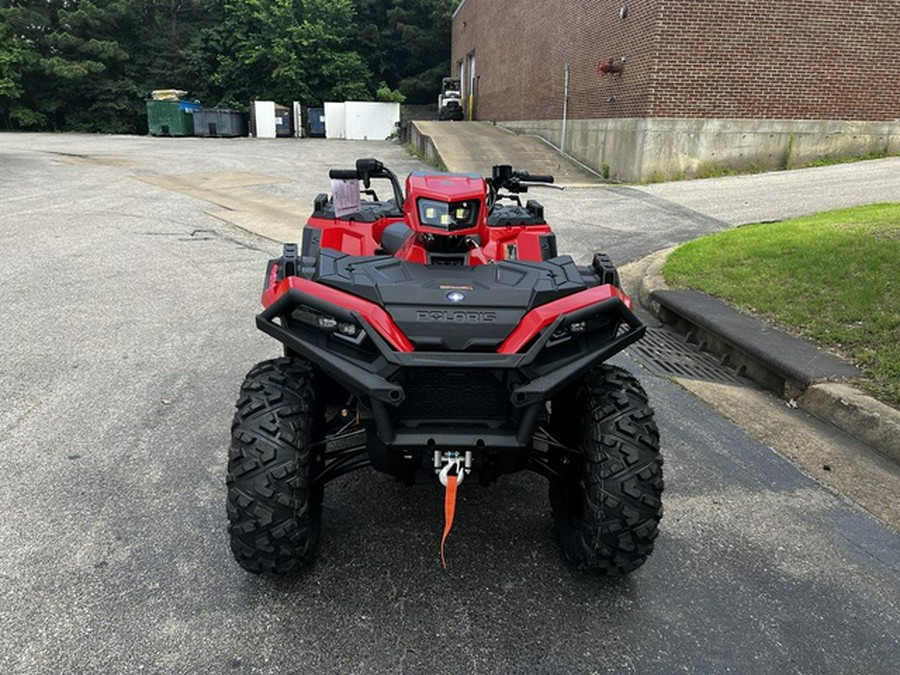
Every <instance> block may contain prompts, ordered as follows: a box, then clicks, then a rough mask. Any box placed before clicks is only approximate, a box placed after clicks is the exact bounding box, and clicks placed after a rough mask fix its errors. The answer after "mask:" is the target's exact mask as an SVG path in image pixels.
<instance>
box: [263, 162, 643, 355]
mask: <svg viewBox="0 0 900 675" xmlns="http://www.w3.org/2000/svg"><path fill="white" fill-rule="evenodd" d="M486 192H487V184H486V183H485V181H484V179H483V178H481V177H480V176H476V175H474V174H434V175H422V174H417V175H410V176H409V177H408V178H407V180H406V195H407V197H406V200H405V203H404V206H403V211H404V217H403V218H399V217H392V218H382V219H380V220H377V221H375V222H359V221H349V220H343V219H337V218H335V219H326V218H316V217H312V218H310V219H309V220H308V221H307V223H306V227H308V228H314V229H317V230H319V231H320V233H321V237H320V244H319V245H320V246H321V247H322V248H330V249H335V250H338V251H341V252H343V253H346V254H348V255H353V256H373V255H376V252H377V251H378V250H379V249H380V248H381V235H382V232H383V231H384V229H385V228H386V227H387V226H388V225H390V224H392V223H396V222H406V224H407V225H408V226H409V227H410V228H411V229H412V230H413V232H414V234H413V236H411V237H409V238H408V239H407V240H406V243H405V244H404V245H403V246H402V247H401V248H400V250H399V251H397V253H396V254H395V257H397V258H401V259H403V260H407V261H409V262H413V263H419V264H423V265H424V264H427V262H428V251H427V250H426V248H425V243H426V238H427V237H431V236H435V237H437V236H443V237H448V236H451V237H454V238H456V239H457V240H458V241H460V242H463V241H468V242H469V243H468V254H469V258H468V261H469V264H470V265H486V264H489V263H491V262H493V261H498V260H525V261H541V260H543V252H542V249H541V239H540V237H541V236H543V235H549V234H552V233H553V232H552V230H551V228H550V226H549V225H547V224H546V223H542V224H537V225H507V226H499V227H489V226H488V225H487V216H488V214H487V204H486V200H485V196H486ZM418 199H432V200H436V201H442V202H448V203H453V202H459V201H478V202H479V203H480V208H479V213H478V218H477V222H476V223H475V225H474V226H473V227H471V228H467V229H461V230H454V231H453V232H450V233H448V232H447V231H446V230H442V229H440V228H436V227H431V226H428V225H423V224H422V223H420V221H419V213H418V206H417V203H418V202H417V200H418ZM477 242H480V243H477ZM290 289H297V290H299V291H302V292H304V293H309V294H311V295H315V296H317V297H319V298H321V299H323V300H325V301H327V302H330V303H333V304H336V305H340V306H341V307H344V308H346V309H349V310H352V311H355V312H358V313H359V314H360V315H361V316H362V317H364V318H365V319H366V321H367V322H368V323H369V324H370V325H371V326H372V327H373V328H374V329H375V330H377V331H378V333H379V334H380V335H381V336H382V337H383V338H384V339H385V340H387V342H388V343H389V344H390V345H391V346H392V347H393V348H394V349H396V350H397V351H401V352H411V351H414V350H415V346H414V345H413V343H412V342H410V340H409V339H408V338H407V337H406V335H404V334H403V332H402V331H401V330H400V329H399V328H398V327H397V325H396V324H395V323H394V321H393V319H392V318H391V316H390V314H389V313H388V312H387V311H386V310H385V309H383V308H382V307H380V306H378V305H376V304H375V303H372V302H369V301H368V300H364V299H362V298H359V297H357V296H355V295H351V294H349V293H345V292H343V291H339V290H336V289H334V288H331V287H329V286H325V285H323V284H317V283H315V282H313V281H309V280H307V279H304V278H301V277H296V276H292V277H288V278H286V279H283V280H281V281H277V266H275V267H273V269H272V272H271V275H270V278H269V280H268V283H267V287H266V289H265V291H264V292H263V305H265V306H266V307H268V306H270V305H271V304H272V303H273V302H275V300H277V299H278V298H279V297H281V296H282V295H283V294H284V293H287V292H288V291H289V290H290ZM613 297H618V298H620V299H621V300H622V301H623V302H624V303H625V305H626V306H627V307H628V308H629V309H630V308H631V300H630V299H629V298H628V296H626V295H625V294H624V293H623V292H622V291H621V290H619V289H618V288H616V287H615V286H612V285H608V284H607V285H604V286H597V287H594V288H590V289H587V290H585V291H581V292H579V293H575V294H573V295H570V296H567V297H564V298H561V299H559V300H556V301H554V302H550V303H548V304H546V305H543V306H541V307H537V308H535V309H533V310H531V311H530V312H528V313H527V314H526V315H525V316H524V317H523V319H522V321H521V323H520V324H519V325H518V326H517V327H516V328H515V329H514V330H513V331H512V332H511V333H510V334H509V335H508V336H507V338H506V339H505V340H504V341H503V343H502V344H501V345H500V347H499V348H498V349H497V352H498V353H499V354H515V353H517V352H519V351H520V350H521V349H523V348H524V347H525V346H526V345H527V344H528V343H529V342H531V341H532V340H533V339H534V338H535V337H536V336H537V335H538V334H539V333H540V332H541V331H542V330H543V329H544V328H546V327H547V326H549V325H550V324H552V323H553V321H555V320H556V318H557V317H558V316H560V315H561V314H567V313H570V312H573V311H576V310H579V309H583V308H585V307H588V306H590V305H592V304H594V303H597V302H601V301H603V300H608V299H609V298H613Z"/></svg>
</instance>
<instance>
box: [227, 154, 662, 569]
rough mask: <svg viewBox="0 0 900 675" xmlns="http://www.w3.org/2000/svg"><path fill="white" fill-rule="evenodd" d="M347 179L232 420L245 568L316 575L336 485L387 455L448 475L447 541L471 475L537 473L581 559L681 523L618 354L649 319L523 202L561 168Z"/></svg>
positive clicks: (563, 536) (288, 262) (648, 543)
mask: <svg viewBox="0 0 900 675" xmlns="http://www.w3.org/2000/svg"><path fill="white" fill-rule="evenodd" d="M330 177H331V178H332V191H333V193H334V196H333V198H330V197H329V196H328V195H325V194H322V195H319V196H318V197H317V198H316V200H315V211H314V213H313V215H312V217H311V218H310V219H309V221H308V222H307V224H306V227H305V228H304V229H303V239H302V245H301V247H300V248H299V250H298V247H297V245H296V244H285V246H284V255H282V257H280V258H277V259H275V260H271V261H270V262H269V265H268V269H267V271H266V278H265V287H264V291H263V298H262V301H263V305H264V306H265V310H264V311H263V312H262V313H261V314H260V315H259V316H258V317H257V325H258V327H259V328H260V329H261V330H263V331H264V332H265V333H268V334H269V335H271V336H272V337H274V338H275V339H277V340H278V341H279V342H281V343H282V344H283V345H284V357H282V358H277V359H273V360H270V361H265V362H263V363H260V364H258V365H257V366H255V367H254V368H253V369H252V370H251V371H250V373H249V374H248V375H247V378H246V380H245V381H244V384H243V385H242V387H241V393H240V398H239V399H238V403H237V413H236V415H235V417H234V423H233V425H232V444H231V453H230V458H229V464H228V518H229V521H230V534H231V547H232V551H233V552H234V555H235V558H236V559H237V561H238V563H239V564H240V565H241V566H242V567H244V568H245V569H246V570H248V571H250V572H254V573H263V574H278V575H281V574H289V573H292V572H295V571H297V570H299V569H301V568H302V567H304V566H305V565H306V564H307V563H309V562H310V561H311V560H312V559H313V557H314V555H315V551H316V546H317V543H318V539H319V531H320V521H321V512H322V497H323V492H324V488H325V484H326V483H327V482H328V481H330V480H333V479H334V478H337V477H338V476H341V475H343V474H346V473H348V472H350V471H354V470H356V469H360V468H363V467H368V466H371V467H373V468H374V469H376V470H378V471H383V472H386V473H389V474H391V475H393V476H396V477H397V478H398V479H400V480H402V481H404V482H407V483H416V482H432V483H437V482H438V480H439V481H440V484H441V485H443V486H446V506H447V509H446V514H447V520H448V522H447V526H446V528H445V531H444V538H445V539H446V535H447V532H448V531H449V526H450V523H451V522H452V515H453V505H454V503H455V495H456V489H457V487H458V486H459V485H460V484H461V483H462V482H463V480H464V479H466V478H467V479H468V480H478V481H479V482H480V483H481V484H483V485H487V484H489V483H491V482H493V481H495V480H497V478H498V477H499V476H501V475H503V474H508V473H513V472H516V471H521V470H522V469H531V470H532V471H536V472H537V473H539V474H541V475H542V476H545V477H546V478H547V479H548V481H549V485H550V490H549V491H550V504H551V507H552V511H553V520H554V524H555V529H556V533H557V535H558V538H559V541H560V543H561V545H562V549H563V552H564V554H565V556H566V557H567V558H568V559H569V560H570V561H571V562H573V563H575V564H576V565H578V566H579V567H584V568H589V569H592V570H596V571H598V572H600V573H605V574H622V573H626V572H629V571H631V570H634V569H636V568H637V567H639V566H640V565H641V564H643V562H644V561H645V560H646V558H647V556H648V555H650V553H651V551H652V550H653V541H654V539H655V538H656V535H657V526H658V523H659V520H660V517H661V516H662V502H661V494H662V489H663V480H662V457H661V455H660V452H659V432H658V431H657V428H656V424H655V423H654V421H653V410H652V409H651V408H650V406H649V404H648V401H647V395H646V393H645V392H644V389H643V388H642V387H641V385H640V384H639V383H638V381H637V380H636V379H635V378H634V377H633V376H632V375H631V374H629V373H628V372H627V371H625V370H622V369H621V368H617V367H613V366H609V365H605V364H604V361H605V360H606V359H608V358H609V357H610V356H612V355H613V354H615V353H617V352H619V351H621V350H622V349H624V348H625V347H626V346H628V345H630V344H631V343H633V342H634V341H636V340H638V339H640V338H641V337H642V336H643V334H644V331H645V328H644V326H643V324H642V323H641V322H640V321H639V320H638V318H637V317H636V316H635V315H634V314H633V313H632V312H631V301H630V300H629V298H628V297H627V296H626V295H625V294H624V293H623V292H622V290H621V288H620V286H619V278H618V273H617V272H616V268H615V266H614V265H613V264H612V262H611V261H610V260H609V258H608V257H607V256H605V255H603V254H597V255H595V256H594V258H593V262H592V264H591V265H590V266H585V267H581V266H577V265H576V264H575V263H574V262H573V260H572V258H571V257H569V256H559V255H557V252H556V239H555V237H554V235H553V233H552V231H551V229H550V227H549V226H548V225H547V223H546V222H545V220H544V210H543V207H542V206H541V205H540V204H539V203H538V202H536V201H532V200H529V201H527V202H526V204H525V206H522V205H521V201H520V198H519V195H520V194H522V193H525V192H527V190H528V188H529V187H530V186H535V185H540V184H545V185H548V184H551V183H552V182H553V177H552V176H535V175H529V174H528V173H527V172H524V171H514V170H512V169H511V168H510V167H509V166H495V167H494V168H493V172H492V175H491V177H490V178H488V179H484V178H482V177H481V176H477V175H473V174H459V173H424V172H416V173H413V174H411V175H410V176H409V177H408V178H407V180H406V193H405V194H406V196H405V197H404V193H403V190H402V188H401V185H400V182H399V181H398V179H397V177H396V176H395V175H394V174H393V173H392V172H391V171H390V170H388V169H387V168H385V167H384V166H383V165H382V164H381V163H380V162H378V161H377V160H374V159H361V160H358V161H357V163H356V169H352V170H347V171H331V172H330ZM374 180H381V181H382V184H387V185H389V188H390V190H391V192H392V193H393V194H392V197H391V198H390V199H388V200H386V201H381V200H379V199H378V195H377V193H376V192H375V190H374V189H373V188H372V185H373V181H374ZM359 183H362V193H363V194H364V195H366V196H367V197H370V198H371V199H366V200H361V199H360V186H359ZM442 489H443V488H442ZM442 550H443V542H442Z"/></svg>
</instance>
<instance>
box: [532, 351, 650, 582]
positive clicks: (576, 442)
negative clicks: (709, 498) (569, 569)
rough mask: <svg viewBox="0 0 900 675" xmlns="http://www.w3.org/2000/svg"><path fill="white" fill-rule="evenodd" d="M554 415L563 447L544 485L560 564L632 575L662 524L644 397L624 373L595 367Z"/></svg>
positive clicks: (560, 402)
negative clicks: (553, 474)
mask: <svg viewBox="0 0 900 675" xmlns="http://www.w3.org/2000/svg"><path fill="white" fill-rule="evenodd" d="M553 409H554V413H553V415H552V416H551V432H552V433H553V434H554V436H555V437H557V438H559V439H560V440H562V441H563V443H562V445H563V446H567V448H566V449H565V450H563V449H562V448H561V447H560V448H558V451H557V452H556V454H555V456H554V460H553V464H554V466H555V468H556V470H557V474H558V477H557V478H553V479H551V481H550V503H551V506H552V509H553V520H554V525H555V529H556V534H557V538H558V539H559V542H560V545H561V546H562V550H563V553H564V555H565V557H566V558H567V559H568V560H569V561H570V562H572V563H573V564H575V565H576V566H577V567H579V568H582V569H590V570H593V571H595V572H598V573H600V574H606V575H610V576H615V575H620V574H625V573H627V572H631V571H632V570H635V569H637V568H638V567H640V566H641V565H643V564H644V562H645V561H646V560H647V557H648V556H649V555H650V553H651V552H652V551H653V542H654V539H656V536H657V528H658V525H659V521H660V518H662V490H663V478H662V463H663V460H662V455H661V454H660V451H659V431H658V430H657V428H656V423H655V422H654V421H653V410H652V408H651V407H650V405H649V403H648V400H647V394H646V393H645V392H644V389H643V387H641V385H640V383H639V382H638V381H637V380H636V379H635V378H634V377H633V376H632V375H631V374H630V373H628V372H627V371H625V370H623V369H621V368H616V367H613V366H601V367H599V368H597V369H595V370H593V371H591V373H590V374H589V375H588V376H587V377H586V378H585V379H584V380H583V381H582V382H581V383H580V385H579V386H577V387H576V388H574V389H572V390H570V391H569V392H567V394H564V395H563V396H562V397H560V399H559V400H556V401H554V403H553ZM557 409H559V412H557ZM554 418H555V419H554ZM561 418H562V419H561Z"/></svg>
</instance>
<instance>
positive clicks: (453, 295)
mask: <svg viewBox="0 0 900 675" xmlns="http://www.w3.org/2000/svg"><path fill="white" fill-rule="evenodd" d="M444 297H445V298H447V300H449V301H450V302H453V303H457V302H462V301H463V300H465V299H466V294H465V293H460V292H459V291H451V292H450V293H447V295H445V296H444Z"/></svg>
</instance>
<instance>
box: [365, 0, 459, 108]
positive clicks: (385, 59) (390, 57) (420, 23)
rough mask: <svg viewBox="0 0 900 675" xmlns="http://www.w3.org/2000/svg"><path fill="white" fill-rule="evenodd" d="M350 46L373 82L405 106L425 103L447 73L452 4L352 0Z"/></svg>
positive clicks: (451, 0)
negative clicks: (366, 66)
mask: <svg viewBox="0 0 900 675" xmlns="http://www.w3.org/2000/svg"><path fill="white" fill-rule="evenodd" d="M355 4H356V7H357V21H356V24H355V28H354V31H353V44H354V45H356V46H357V49H358V50H359V52H360V54H362V55H363V57H364V58H365V59H366V61H367V62H368V64H369V68H370V69H371V71H372V73H373V74H374V78H375V79H377V80H381V81H384V82H385V83H386V84H387V85H388V86H389V87H392V88H396V89H399V90H400V91H401V92H402V93H403V94H404V95H405V96H406V98H407V100H408V101H409V102H410V103H430V102H431V101H433V100H434V99H435V97H436V96H437V93H438V91H439V89H440V84H441V78H442V77H446V76H448V75H449V73H450V26H451V17H452V15H453V11H454V10H455V9H456V6H457V5H458V4H459V2H458V0H355Z"/></svg>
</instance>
